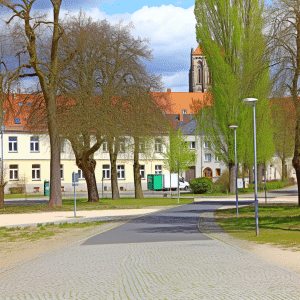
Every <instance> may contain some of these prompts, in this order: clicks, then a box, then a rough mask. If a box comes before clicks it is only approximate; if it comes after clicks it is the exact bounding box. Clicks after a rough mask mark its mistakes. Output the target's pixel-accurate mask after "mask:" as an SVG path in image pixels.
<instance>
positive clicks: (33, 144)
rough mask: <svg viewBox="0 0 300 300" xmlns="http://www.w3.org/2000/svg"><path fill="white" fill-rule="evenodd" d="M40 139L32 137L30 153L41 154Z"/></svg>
mask: <svg viewBox="0 0 300 300" xmlns="http://www.w3.org/2000/svg"><path fill="white" fill-rule="evenodd" d="M39 150H40V149H39V138H38V137H36V136H32V137H31V138H30V152H39Z"/></svg>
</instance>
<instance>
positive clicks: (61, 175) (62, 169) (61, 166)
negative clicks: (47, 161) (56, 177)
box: [60, 165, 64, 179]
mask: <svg viewBox="0 0 300 300" xmlns="http://www.w3.org/2000/svg"><path fill="white" fill-rule="evenodd" d="M60 179H64V165H60Z"/></svg>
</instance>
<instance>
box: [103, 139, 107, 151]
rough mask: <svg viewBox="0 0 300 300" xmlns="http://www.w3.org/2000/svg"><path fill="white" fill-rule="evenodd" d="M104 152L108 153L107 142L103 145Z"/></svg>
mask: <svg viewBox="0 0 300 300" xmlns="http://www.w3.org/2000/svg"><path fill="white" fill-rule="evenodd" d="M102 151H103V152H108V144H107V142H106V141H104V142H103V144H102Z"/></svg>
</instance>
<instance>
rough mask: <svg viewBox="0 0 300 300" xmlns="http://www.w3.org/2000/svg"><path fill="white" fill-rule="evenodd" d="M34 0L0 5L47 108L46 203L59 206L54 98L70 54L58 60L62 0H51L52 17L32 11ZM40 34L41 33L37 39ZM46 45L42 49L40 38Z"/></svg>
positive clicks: (57, 147) (57, 150)
mask: <svg viewBox="0 0 300 300" xmlns="http://www.w3.org/2000/svg"><path fill="white" fill-rule="evenodd" d="M35 2H37V0H15V1H8V0H0V5H1V6H4V7H6V8H8V9H9V10H10V11H11V12H12V16H11V18H10V19H9V20H8V21H7V24H11V23H12V21H13V20H14V19H17V23H16V34H19V35H20V36H23V47H24V53H27V54H28V56H29V61H28V66H29V67H30V68H31V70H33V71H32V72H28V76H36V77H37V78H38V80H39V84H40V87H41V90H42V92H43V96H44V100H45V103H46V109H47V124H48V132H49V137H50V147H51V158H50V200H49V206H58V205H62V198H61V179H60V139H59V131H58V126H57V115H56V97H57V91H58V83H59V76H60V74H61V72H62V70H64V68H65V67H66V65H67V63H68V61H69V60H70V59H71V58H72V55H73V54H71V55H69V56H68V57H64V60H63V61H60V60H59V53H58V49H59V48H58V47H59V41H60V39H61V37H62V36H63V33H64V31H63V29H62V27H61V25H60V23H59V13H60V7H61V2H62V0H51V4H52V13H53V17H52V20H48V19H47V16H45V15H37V14H36V13H34V12H33V5H34V4H35ZM40 34H43V36H42V38H40V37H41V36H40ZM44 40H46V41H47V40H48V41H49V43H48V42H46V43H45V44H46V45H47V46H48V45H49V44H50V48H47V49H43V46H44V45H43V41H44Z"/></svg>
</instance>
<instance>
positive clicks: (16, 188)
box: [8, 186, 25, 194]
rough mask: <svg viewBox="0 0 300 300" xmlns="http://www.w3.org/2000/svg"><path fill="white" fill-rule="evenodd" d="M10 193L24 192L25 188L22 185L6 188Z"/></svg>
mask: <svg viewBox="0 0 300 300" xmlns="http://www.w3.org/2000/svg"><path fill="white" fill-rule="evenodd" d="M8 190H9V191H10V193H11V194H24V193H25V188H24V187H22V186H12V187H10V188H9V189H8Z"/></svg>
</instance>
